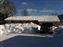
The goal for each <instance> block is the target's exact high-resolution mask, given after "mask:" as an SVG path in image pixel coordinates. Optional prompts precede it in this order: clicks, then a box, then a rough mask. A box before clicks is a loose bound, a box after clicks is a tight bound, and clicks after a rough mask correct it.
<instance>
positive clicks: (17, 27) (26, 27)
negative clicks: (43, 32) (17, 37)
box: [0, 23, 40, 34]
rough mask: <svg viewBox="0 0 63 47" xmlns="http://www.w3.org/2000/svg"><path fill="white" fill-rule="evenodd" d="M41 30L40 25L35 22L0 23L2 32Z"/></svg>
mask: <svg viewBox="0 0 63 47" xmlns="http://www.w3.org/2000/svg"><path fill="white" fill-rule="evenodd" d="M37 30H40V26H39V25H36V24H34V23H24V24H21V23H16V24H14V23H12V24H5V25H0V34H10V33H34V32H36V31H37Z"/></svg>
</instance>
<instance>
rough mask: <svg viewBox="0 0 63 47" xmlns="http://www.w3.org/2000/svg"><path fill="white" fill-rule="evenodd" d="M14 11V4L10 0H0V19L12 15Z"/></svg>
mask: <svg viewBox="0 0 63 47" xmlns="http://www.w3.org/2000/svg"><path fill="white" fill-rule="evenodd" d="M15 12H16V8H15V5H14V4H13V3H12V2H10V0H0V19H5V18H7V17H8V16H13V15H14V14H15Z"/></svg>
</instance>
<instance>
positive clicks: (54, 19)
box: [5, 16, 60, 22]
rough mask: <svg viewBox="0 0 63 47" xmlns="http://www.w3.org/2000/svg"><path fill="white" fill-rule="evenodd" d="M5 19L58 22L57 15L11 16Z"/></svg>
mask: <svg viewBox="0 0 63 47" xmlns="http://www.w3.org/2000/svg"><path fill="white" fill-rule="evenodd" d="M5 20H38V21H40V22H59V21H60V19H59V18H58V16H11V17H8V18H6V19H5Z"/></svg>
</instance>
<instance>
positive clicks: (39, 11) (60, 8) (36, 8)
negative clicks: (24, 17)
mask: <svg viewBox="0 0 63 47" xmlns="http://www.w3.org/2000/svg"><path fill="white" fill-rule="evenodd" d="M11 1H12V2H14V4H15V5H16V9H17V12H16V15H21V11H22V9H23V4H26V5H27V6H28V11H29V12H30V15H47V14H49V13H55V12H57V13H63V0H11Z"/></svg>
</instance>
